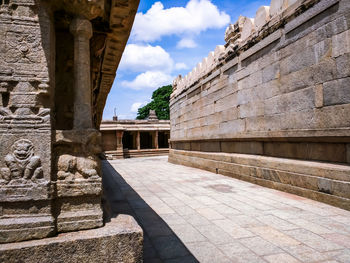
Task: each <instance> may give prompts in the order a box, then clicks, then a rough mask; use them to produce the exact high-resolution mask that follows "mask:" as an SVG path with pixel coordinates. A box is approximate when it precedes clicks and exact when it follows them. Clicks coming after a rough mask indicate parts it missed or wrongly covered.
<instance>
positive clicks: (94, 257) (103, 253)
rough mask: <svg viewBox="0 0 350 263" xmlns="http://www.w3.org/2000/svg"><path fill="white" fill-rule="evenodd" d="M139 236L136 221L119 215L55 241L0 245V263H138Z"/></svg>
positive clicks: (140, 234)
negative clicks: (100, 225) (98, 226)
mask: <svg viewBox="0 0 350 263" xmlns="http://www.w3.org/2000/svg"><path fill="white" fill-rule="evenodd" d="M142 243H143V233H142V229H141V228H140V227H139V226H138V224H137V223H136V221H135V220H134V219H133V218H132V217H131V216H127V215H119V216H118V217H117V218H113V219H112V220H111V222H109V223H107V224H106V225H105V226H104V227H102V228H98V229H92V230H84V231H77V232H72V233H67V234H60V235H58V236H57V237H52V238H45V239H41V240H32V241H25V242H20V243H9V244H2V245H0V261H1V262H14V263H16V262H18V263H19V262H23V259H25V262H28V263H32V262H33V263H34V262H48V263H56V262H57V263H58V262H67V263H69V262H97V261H101V260H102V261H105V262H126V263H136V262H142Z"/></svg>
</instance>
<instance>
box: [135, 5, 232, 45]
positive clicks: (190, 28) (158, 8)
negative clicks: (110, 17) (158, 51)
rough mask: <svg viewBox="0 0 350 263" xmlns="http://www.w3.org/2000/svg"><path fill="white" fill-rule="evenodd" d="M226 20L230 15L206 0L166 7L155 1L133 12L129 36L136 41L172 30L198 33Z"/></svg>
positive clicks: (177, 33) (221, 24)
mask: <svg viewBox="0 0 350 263" xmlns="http://www.w3.org/2000/svg"><path fill="white" fill-rule="evenodd" d="M229 22H230V16H229V15H227V14H226V13H225V12H222V11H221V12H220V11H219V9H218V8H217V6H215V5H214V4H213V3H211V2H210V1H209V0H190V1H189V2H188V3H187V5H186V6H185V7H172V8H169V9H164V6H163V4H162V3H161V2H156V3H154V4H153V5H152V7H151V8H150V9H149V10H148V11H147V12H146V13H145V14H143V13H137V14H136V18H135V23H134V26H133V30H132V32H131V36H132V38H133V39H134V40H136V41H155V40H159V39H161V37H162V36H169V35H174V34H175V35H181V34H199V33H200V32H202V31H205V30H207V29H210V28H222V27H224V26H225V25H227V24H228V23H229Z"/></svg>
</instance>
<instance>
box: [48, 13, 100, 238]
mask: <svg viewBox="0 0 350 263" xmlns="http://www.w3.org/2000/svg"><path fill="white" fill-rule="evenodd" d="M69 29H70V32H71V33H72V34H73V35H74V96H75V97H74V122H73V130H56V137H55V142H54V153H55V173H56V179H57V182H56V187H57V198H56V200H55V210H56V211H57V231H58V232H67V231H76V230H82V229H90V228H96V227H100V226H102V224H103V219H102V209H101V188H102V184H101V176H100V175H101V171H100V161H99V158H98V156H97V155H98V154H99V153H101V136H100V133H99V131H97V130H96V129H94V128H93V125H92V114H91V81H90V74H91V73H90V67H91V66H90V47H89V46H90V44H89V39H90V38H91V36H92V26H91V23H90V21H88V20H87V19H82V18H75V19H73V21H72V22H71V24H70V28H69Z"/></svg>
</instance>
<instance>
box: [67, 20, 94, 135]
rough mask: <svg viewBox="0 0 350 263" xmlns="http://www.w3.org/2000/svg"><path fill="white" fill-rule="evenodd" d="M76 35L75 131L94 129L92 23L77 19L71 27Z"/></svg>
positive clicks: (71, 30)
mask: <svg viewBox="0 0 350 263" xmlns="http://www.w3.org/2000/svg"><path fill="white" fill-rule="evenodd" d="M70 32H71V33H72V34H73V35H74V95H75V101H74V129H77V130H80V129H89V128H92V119H91V80H90V41H89V40H90V38H91V36H92V26H91V22H90V21H89V20H87V19H82V18H75V19H74V20H73V21H72V23H71V25H70Z"/></svg>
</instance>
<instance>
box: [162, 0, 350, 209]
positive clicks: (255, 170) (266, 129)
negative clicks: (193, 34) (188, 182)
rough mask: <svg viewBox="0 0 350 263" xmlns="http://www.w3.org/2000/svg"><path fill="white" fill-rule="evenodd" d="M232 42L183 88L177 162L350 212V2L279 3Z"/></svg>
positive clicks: (175, 127) (174, 109)
mask: <svg viewBox="0 0 350 263" xmlns="http://www.w3.org/2000/svg"><path fill="white" fill-rule="evenodd" d="M225 41H226V45H225V46H218V47H217V48H216V49H215V51H214V52H211V53H209V56H208V57H207V58H205V59H203V61H202V62H201V63H199V64H198V65H197V67H196V68H195V69H193V70H192V72H190V73H189V74H188V75H187V76H185V77H181V76H179V77H178V78H177V79H176V80H175V81H174V84H173V89H174V91H173V94H172V97H171V106H170V113H171V145H172V150H171V152H170V157H169V160H170V161H171V162H175V163H182V164H186V165H191V166H197V167H200V168H204V169H208V170H212V171H214V172H220V173H223V174H228V175H231V176H234V177H238V178H241V179H244V180H249V181H253V182H255V183H260V184H264V185H266V186H270V187H275V188H278V189H282V190H286V191H290V192H294V193H298V194H303V195H304V196H309V197H311V198H314V199H322V200H323V201H326V202H330V203H332V204H335V205H339V206H342V207H346V208H348V209H349V208H350V203H349V202H350V200H349V199H350V196H349V193H350V171H349V164H350V118H349V114H350V96H349V94H350V67H349V65H350V63H349V62H350V3H349V1H346V0H321V1H316V0H295V1H277V0H272V1H271V6H270V7H261V8H259V9H258V11H257V13H256V17H255V19H251V18H246V17H242V16H241V17H240V18H239V19H238V21H237V23H236V24H234V25H230V26H229V27H228V28H227V30H226V34H225ZM238 157H239V158H238ZM244 158H248V159H249V160H250V163H249V164H247V163H245V161H244V160H245V159H244ZM261 158H267V159H261ZM285 158H288V159H290V160H295V161H294V162H295V164H296V165H294V166H293V168H286V166H284V160H286V159H285ZM214 160H215V161H214ZM310 161H311V162H310ZM320 161H322V163H321V162H320ZM273 162H275V163H276V165H277V164H278V165H277V166H276V165H271V163H273ZM227 163H231V164H232V163H234V166H235V167H236V168H233V166H229V165H228V164H227ZM325 163H327V164H328V165H329V166H328V167H327V169H330V171H332V170H333V169H334V171H341V174H342V176H341V177H337V176H335V175H334V176H333V175H331V174H332V172H330V171H329V172H325V171H324V170H322V169H320V170H317V171H314V170H313V167H314V166H315V165H316V166H322V165H324V164H325ZM336 163H337V164H336ZM226 164H227V165H228V166H225V165H226ZM223 166H225V168H223ZM238 167H240V168H238ZM248 167H249V169H251V170H249V169H248ZM298 167H299V168H300V167H303V169H302V170H300V169H299V168H298ZM247 169H248V170H247ZM298 169H299V170H298ZM296 174H298V175H299V177H296ZM325 174H327V175H328V176H325ZM301 175H302V177H300V176H301ZM297 178H298V179H297ZM301 190H302V191H301ZM320 194H325V195H326V196H327V198H320V197H319V196H320ZM332 198H333V199H332ZM330 200H333V201H330ZM334 200H335V201H334Z"/></svg>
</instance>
